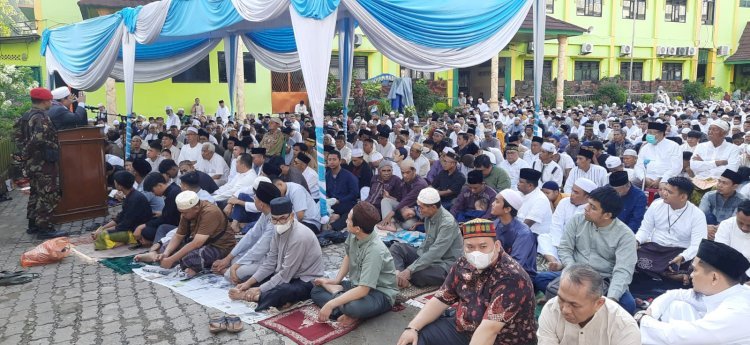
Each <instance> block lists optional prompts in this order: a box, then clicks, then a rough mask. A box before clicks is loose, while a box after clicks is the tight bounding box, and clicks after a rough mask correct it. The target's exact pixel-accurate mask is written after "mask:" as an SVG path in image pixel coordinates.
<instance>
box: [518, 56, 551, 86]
mask: <svg viewBox="0 0 750 345" xmlns="http://www.w3.org/2000/svg"><path fill="white" fill-rule="evenodd" d="M523 80H525V81H532V80H534V60H524V61H523ZM542 80H552V60H544V64H543V65H542Z"/></svg>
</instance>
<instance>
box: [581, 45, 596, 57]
mask: <svg viewBox="0 0 750 345" xmlns="http://www.w3.org/2000/svg"><path fill="white" fill-rule="evenodd" d="M593 51H594V45H593V44H592V43H584V44H582V45H581V55H586V54H591V52H593Z"/></svg>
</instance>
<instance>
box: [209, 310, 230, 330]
mask: <svg viewBox="0 0 750 345" xmlns="http://www.w3.org/2000/svg"><path fill="white" fill-rule="evenodd" d="M226 330H227V320H226V318H225V317H224V315H222V314H218V313H217V314H211V315H210V318H209V319H208V331H209V332H211V334H216V333H219V332H221V331H226Z"/></svg>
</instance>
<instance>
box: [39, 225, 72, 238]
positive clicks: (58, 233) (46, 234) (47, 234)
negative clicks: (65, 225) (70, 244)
mask: <svg viewBox="0 0 750 345" xmlns="http://www.w3.org/2000/svg"><path fill="white" fill-rule="evenodd" d="M68 235H70V232H68V231H62V230H55V229H54V228H52V230H51V231H41V230H40V231H39V233H38V234H36V238H37V239H40V240H48V239H51V238H57V237H65V236H68Z"/></svg>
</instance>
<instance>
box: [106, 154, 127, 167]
mask: <svg viewBox="0 0 750 345" xmlns="http://www.w3.org/2000/svg"><path fill="white" fill-rule="evenodd" d="M104 157H105V158H106V161H107V163H109V164H110V165H119V166H121V167H124V166H125V161H124V160H122V158H120V157H117V156H115V155H111V154H109V153H108V154H106V155H104Z"/></svg>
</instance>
